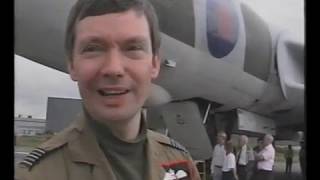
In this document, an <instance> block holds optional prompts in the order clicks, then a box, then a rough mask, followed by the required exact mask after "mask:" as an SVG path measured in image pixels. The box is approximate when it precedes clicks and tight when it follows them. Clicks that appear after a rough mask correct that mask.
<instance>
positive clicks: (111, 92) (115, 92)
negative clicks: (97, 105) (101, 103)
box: [98, 89, 129, 96]
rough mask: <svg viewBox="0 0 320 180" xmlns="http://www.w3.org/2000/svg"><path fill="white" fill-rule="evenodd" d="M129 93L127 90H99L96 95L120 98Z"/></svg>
mask: <svg viewBox="0 0 320 180" xmlns="http://www.w3.org/2000/svg"><path fill="white" fill-rule="evenodd" d="M128 92H129V90H128V89H123V90H102V89H99V90H98V93H99V94H100V95H101V96H120V95H124V94H127V93H128Z"/></svg>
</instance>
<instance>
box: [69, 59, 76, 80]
mask: <svg viewBox="0 0 320 180" xmlns="http://www.w3.org/2000/svg"><path fill="white" fill-rule="evenodd" d="M67 66H68V71H69V74H70V77H71V79H72V80H73V81H77V80H78V78H77V73H76V71H75V69H74V66H73V62H72V60H68V61H67Z"/></svg>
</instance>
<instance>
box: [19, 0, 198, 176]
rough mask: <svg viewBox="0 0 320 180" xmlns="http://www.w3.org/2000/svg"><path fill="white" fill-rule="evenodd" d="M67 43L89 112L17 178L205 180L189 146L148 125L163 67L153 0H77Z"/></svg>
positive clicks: (47, 145)
mask: <svg viewBox="0 0 320 180" xmlns="http://www.w3.org/2000/svg"><path fill="white" fill-rule="evenodd" d="M65 47H66V53H67V58H68V69H69V73H70V76H71V78H72V80H74V81H76V82H77V83H78V87H79V91H80V95H81V97H82V99H83V110H84V113H83V115H81V116H79V117H78V119H77V120H76V121H74V122H73V123H72V124H71V126H69V127H68V128H67V129H65V130H64V131H62V132H61V133H59V134H58V135H56V136H54V137H53V138H51V139H50V140H49V141H47V142H45V143H44V144H42V145H40V146H39V147H38V148H36V149H35V150H33V151H32V152H31V153H30V154H29V155H27V156H26V158H25V159H24V161H22V162H21V163H20V164H19V167H18V170H17V172H16V177H15V179H17V180H116V179H117V180H128V179H130V180H131V179H132V180H141V179H146V180H160V179H161V180H162V179H191V180H199V179H200V176H199V174H198V171H197V169H196V167H195V165H194V163H193V161H192V159H191V156H190V154H189V153H188V152H187V151H186V150H185V148H184V147H182V146H181V145H179V144H178V143H177V142H175V141H174V140H172V139H170V138H168V137H166V136H164V135H161V134H159V133H156V132H153V131H151V130H147V129H146V122H145V118H144V116H143V114H142V113H141V111H142V106H143V105H144V103H145V101H146V99H147V98H148V96H149V93H150V88H151V84H152V80H153V79H155V78H156V77H157V76H158V73H159V69H160V59H159V47H160V32H159V28H158V20H157V17H156V14H155V12H154V9H153V8H152V6H151V4H150V3H149V2H148V1H147V0H79V1H78V2H77V3H76V4H75V5H74V7H73V8H72V10H71V12H70V15H69V19H68V24H67V30H66V39H65Z"/></svg>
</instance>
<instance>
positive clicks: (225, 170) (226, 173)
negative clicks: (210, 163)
mask: <svg viewBox="0 0 320 180" xmlns="http://www.w3.org/2000/svg"><path fill="white" fill-rule="evenodd" d="M224 148H225V150H226V156H225V158H224V162H223V166H222V180H238V176H237V172H236V158H235V156H234V154H233V145H232V142H231V141H228V142H226V144H225V146H224Z"/></svg>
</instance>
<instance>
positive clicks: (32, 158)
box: [19, 148, 47, 169]
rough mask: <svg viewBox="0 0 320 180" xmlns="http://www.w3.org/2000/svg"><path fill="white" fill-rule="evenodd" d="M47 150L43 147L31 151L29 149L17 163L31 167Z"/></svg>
mask: <svg viewBox="0 0 320 180" xmlns="http://www.w3.org/2000/svg"><path fill="white" fill-rule="evenodd" d="M46 153H47V152H46V151H45V150H44V149H41V148H36V149H34V150H33V151H31V152H30V153H29V154H28V155H27V156H26V157H25V158H24V159H23V161H21V162H20V163H19V165H22V166H24V167H27V168H29V169H30V168H31V167H32V166H34V165H35V164H36V163H37V162H38V161H39V159H41V158H42V157H43V156H44V155H45V154H46Z"/></svg>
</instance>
